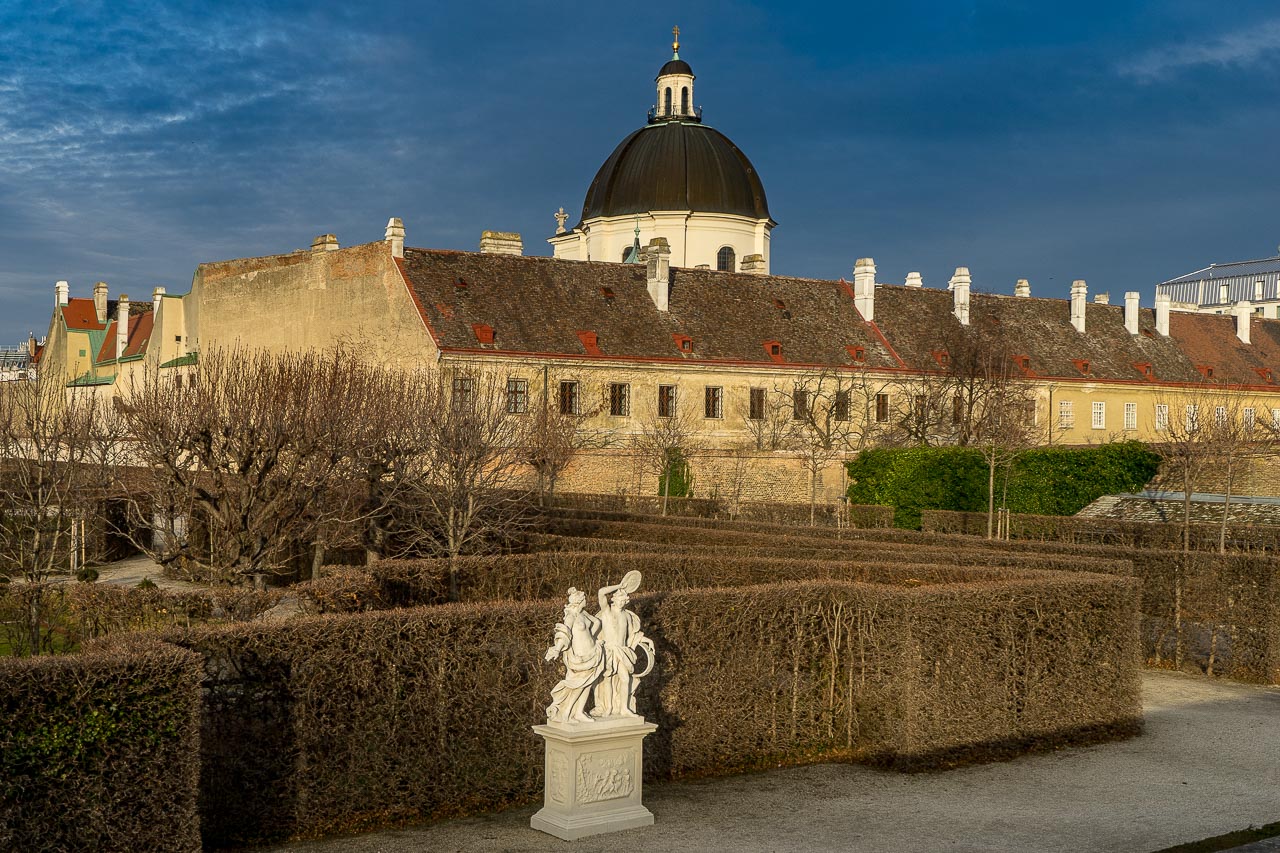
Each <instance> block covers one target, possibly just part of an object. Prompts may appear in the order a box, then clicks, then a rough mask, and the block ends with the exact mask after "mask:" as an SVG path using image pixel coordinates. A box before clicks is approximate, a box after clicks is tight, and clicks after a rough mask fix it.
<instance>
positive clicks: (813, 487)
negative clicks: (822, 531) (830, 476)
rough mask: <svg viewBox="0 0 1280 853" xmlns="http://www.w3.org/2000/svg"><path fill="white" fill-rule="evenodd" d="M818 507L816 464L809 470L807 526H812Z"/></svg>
mask: <svg viewBox="0 0 1280 853" xmlns="http://www.w3.org/2000/svg"><path fill="white" fill-rule="evenodd" d="M817 509H818V466H817V465H814V466H813V469H812V470H811V471H810V472H809V526H810V527H813V526H814V521H815V520H816V517H817Z"/></svg>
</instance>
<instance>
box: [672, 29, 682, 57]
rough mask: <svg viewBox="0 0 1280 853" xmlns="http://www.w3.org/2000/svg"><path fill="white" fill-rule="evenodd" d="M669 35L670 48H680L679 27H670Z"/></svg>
mask: <svg viewBox="0 0 1280 853" xmlns="http://www.w3.org/2000/svg"><path fill="white" fill-rule="evenodd" d="M671 35H672V39H671V49H672V50H676V51H678V50H680V28H679V27H672V28H671Z"/></svg>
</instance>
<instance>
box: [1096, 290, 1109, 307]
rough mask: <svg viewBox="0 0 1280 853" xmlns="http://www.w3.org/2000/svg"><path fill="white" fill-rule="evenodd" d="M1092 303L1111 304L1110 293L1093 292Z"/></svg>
mask: <svg viewBox="0 0 1280 853" xmlns="http://www.w3.org/2000/svg"><path fill="white" fill-rule="evenodd" d="M1093 304H1094V305H1110V304H1111V294H1110V293H1098V294H1095V295H1094V297H1093Z"/></svg>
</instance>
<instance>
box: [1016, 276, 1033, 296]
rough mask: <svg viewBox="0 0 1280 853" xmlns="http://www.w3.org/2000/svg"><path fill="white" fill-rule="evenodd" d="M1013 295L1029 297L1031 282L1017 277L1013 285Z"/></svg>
mask: <svg viewBox="0 0 1280 853" xmlns="http://www.w3.org/2000/svg"><path fill="white" fill-rule="evenodd" d="M1013 295H1014V296H1018V297H1022V298H1023V299H1025V298H1027V297H1029V296H1030V295H1031V282H1029V281H1027V280H1026V279H1025V278H1020V279H1018V281H1017V283H1016V284H1014V286H1013Z"/></svg>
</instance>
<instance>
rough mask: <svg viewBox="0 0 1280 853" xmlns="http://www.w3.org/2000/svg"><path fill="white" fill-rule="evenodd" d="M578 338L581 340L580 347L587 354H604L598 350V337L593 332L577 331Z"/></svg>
mask: <svg viewBox="0 0 1280 853" xmlns="http://www.w3.org/2000/svg"><path fill="white" fill-rule="evenodd" d="M578 340H579V341H581V342H582V349H583V350H584V351H586V353H587V355H604V353H603V352H601V351H600V344H599V338H598V337H597V335H596V333H595V332H578Z"/></svg>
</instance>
